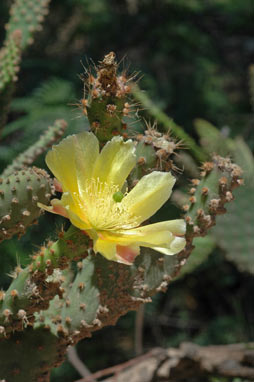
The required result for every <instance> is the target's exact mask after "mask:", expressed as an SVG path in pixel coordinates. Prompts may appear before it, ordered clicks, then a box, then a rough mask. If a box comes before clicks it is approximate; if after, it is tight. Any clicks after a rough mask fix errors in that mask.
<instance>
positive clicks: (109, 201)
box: [79, 178, 138, 231]
mask: <svg viewBox="0 0 254 382" xmlns="http://www.w3.org/2000/svg"><path fill="white" fill-rule="evenodd" d="M124 196H125V195H124V194H123V193H122V192H121V191H120V190H119V187H118V186H117V185H115V184H108V183H106V182H101V181H100V179H99V178H97V179H94V178H93V179H89V181H88V180H87V182H86V185H85V187H84V190H83V192H82V200H80V202H79V204H80V208H81V209H82V210H83V211H84V214H85V215H86V216H87V217H88V219H89V222H90V224H91V225H92V227H93V228H94V229H96V230H112V231H114V230H122V229H129V228H134V227H137V226H138V222H137V217H135V216H133V215H131V214H130V212H129V211H128V206H126V205H124V204H123V203H121V201H122V199H123V198H124Z"/></svg>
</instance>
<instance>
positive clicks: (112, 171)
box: [93, 137, 136, 189]
mask: <svg viewBox="0 0 254 382" xmlns="http://www.w3.org/2000/svg"><path fill="white" fill-rule="evenodd" d="M135 163H136V156H135V146H134V143H133V142H132V141H131V140H128V141H127V142H124V141H123V139H122V137H114V138H113V139H112V140H111V141H110V142H108V143H107V144H106V145H105V146H104V147H103V149H102V151H101V153H100V155H99V156H98V158H97V161H96V163H95V166H94V172H93V177H94V178H95V179H97V178H99V179H100V181H101V182H106V183H108V184H109V185H110V184H115V185H118V186H119V189H121V188H122V186H123V184H124V182H125V180H126V178H127V176H128V175H129V173H130V172H131V170H132V169H133V167H134V166H135Z"/></svg>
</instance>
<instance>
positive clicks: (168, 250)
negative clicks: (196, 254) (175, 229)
mask: <svg viewBox="0 0 254 382" xmlns="http://www.w3.org/2000/svg"><path fill="white" fill-rule="evenodd" d="M185 245H186V241H185V239H184V238H183V237H175V238H174V239H173V240H172V242H171V243H169V245H168V246H166V247H151V248H153V249H154V250H155V251H158V252H160V253H163V254H164V255H175V254H176V253H179V252H181V251H182V250H183V249H184V247H185Z"/></svg>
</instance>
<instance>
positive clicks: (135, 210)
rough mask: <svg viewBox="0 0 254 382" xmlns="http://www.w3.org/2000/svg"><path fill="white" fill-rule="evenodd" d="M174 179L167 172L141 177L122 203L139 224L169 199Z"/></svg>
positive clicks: (157, 172) (156, 172)
mask: <svg viewBox="0 0 254 382" xmlns="http://www.w3.org/2000/svg"><path fill="white" fill-rule="evenodd" d="M174 184H175V178H174V177H173V176H172V175H171V174H170V173H169V172H166V173H165V172H159V171H154V172H152V173H151V174H148V175H145V176H143V178H141V180H140V181H139V182H138V183H137V185H136V186H135V187H134V188H133V189H132V190H131V191H130V192H129V193H128V194H127V195H126V197H125V198H124V199H123V201H122V203H123V204H124V205H126V206H127V207H128V210H129V212H130V213H131V214H133V215H134V216H136V217H137V223H138V224H140V223H142V222H143V221H145V220H146V219H148V218H149V217H150V216H152V215H153V214H154V213H155V212H156V211H157V210H158V209H159V208H160V207H161V206H162V205H163V204H164V203H165V202H166V201H167V200H168V198H169V197H170V194H171V191H172V187H173V185H174Z"/></svg>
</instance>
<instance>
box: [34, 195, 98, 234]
mask: <svg viewBox="0 0 254 382" xmlns="http://www.w3.org/2000/svg"><path fill="white" fill-rule="evenodd" d="M38 207H40V208H42V209H44V210H46V211H48V212H51V213H53V214H56V215H61V216H64V217H66V218H68V219H70V221H71V223H72V224H73V225H75V226H76V227H78V228H79V229H82V230H87V229H90V228H91V225H90V224H89V222H88V221H87V219H86V217H85V216H84V215H83V213H82V212H81V211H80V210H79V208H78V207H77V205H76V204H75V203H74V201H73V198H72V196H71V195H70V194H69V193H68V192H65V193H64V194H63V195H62V199H61V200H59V199H52V200H51V206H45V205H44V204H42V203H38ZM81 217H82V218H83V219H82V220H81Z"/></svg>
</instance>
